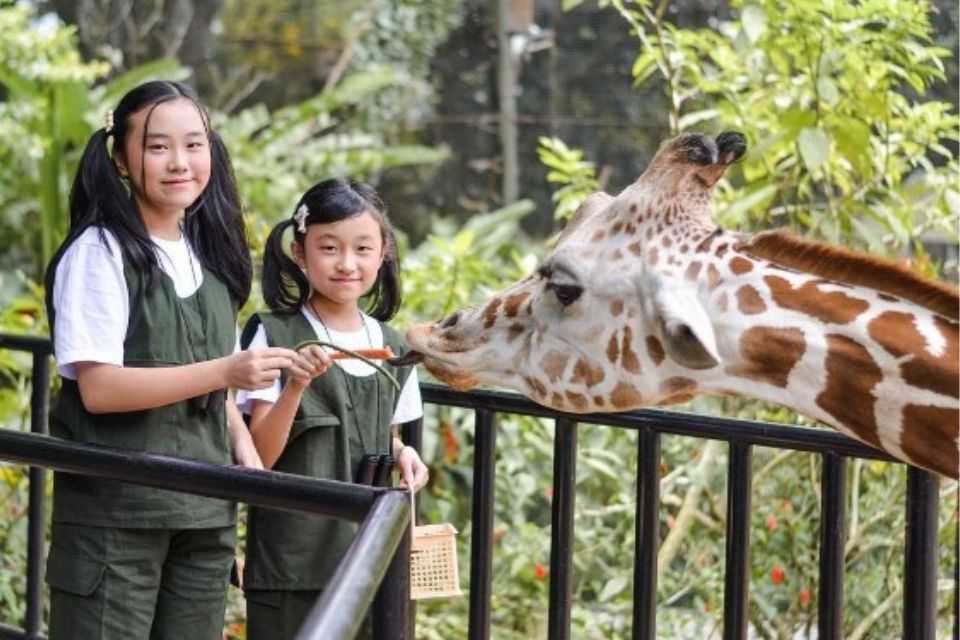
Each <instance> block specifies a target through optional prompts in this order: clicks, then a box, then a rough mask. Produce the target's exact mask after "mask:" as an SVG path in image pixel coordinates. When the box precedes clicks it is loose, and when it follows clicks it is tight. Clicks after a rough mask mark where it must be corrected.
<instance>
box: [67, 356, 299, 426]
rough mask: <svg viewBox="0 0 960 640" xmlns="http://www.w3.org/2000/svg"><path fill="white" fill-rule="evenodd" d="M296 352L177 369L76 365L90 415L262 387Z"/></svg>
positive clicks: (231, 358)
mask: <svg viewBox="0 0 960 640" xmlns="http://www.w3.org/2000/svg"><path fill="white" fill-rule="evenodd" d="M297 359H298V358H297V354H296V352H294V351H291V350H290V349H281V348H279V347H270V348H267V349H258V350H255V351H240V352H237V353H234V354H231V355H229V356H225V357H223V358H217V359H215V360H206V361H203V362H195V363H192V364H186V365H181V366H176V367H121V366H117V365H113V364H104V363H100V362H78V363H76V372H77V385H78V386H79V388H80V397H81V399H82V400H83V406H84V407H85V408H86V410H87V411H89V412H90V413H118V412H123V411H138V410H142V409H153V408H155V407H162V406H165V405H168V404H172V403H174V402H180V401H183V400H186V399H188V398H192V397H194V396H199V395H203V394H205V393H210V392H211V391H216V390H217V389H224V388H240V389H261V388H263V387H266V386H269V385H270V384H272V383H273V381H274V380H276V379H277V378H278V377H280V370H281V369H286V368H290V367H293V366H294V364H295V362H296V360H297Z"/></svg>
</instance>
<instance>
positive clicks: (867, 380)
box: [816, 333, 883, 449]
mask: <svg viewBox="0 0 960 640" xmlns="http://www.w3.org/2000/svg"><path fill="white" fill-rule="evenodd" d="M826 338H827V357H826V360H825V362H824V367H825V369H826V376H827V381H826V384H825V385H824V388H823V391H821V392H820V393H819V394H818V395H817V399H816V400H817V406H819V407H820V408H821V409H823V410H824V411H826V412H827V413H829V414H830V415H831V416H833V418H834V419H835V420H837V422H839V423H840V424H841V425H843V426H845V427H847V428H848V429H850V430H851V431H853V433H854V434H856V436H857V437H858V438H859V439H860V440H862V441H864V442H866V443H868V444H871V445H873V446H875V447H877V448H878V449H882V447H881V446H880V438H879V436H878V435H877V420H876V413H875V410H874V405H875V404H876V395H875V394H874V388H875V387H876V386H877V384H878V383H879V382H880V381H881V380H883V371H881V370H880V367H879V366H877V363H876V362H874V360H873V358H872V357H871V356H870V352H869V351H867V350H866V348H865V347H864V346H863V345H862V344H860V343H858V342H855V341H854V340H851V339H850V338H848V337H846V336H842V335H839V334H835V333H830V334H827V336H826Z"/></svg>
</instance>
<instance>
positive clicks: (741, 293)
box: [737, 284, 767, 316]
mask: <svg viewBox="0 0 960 640" xmlns="http://www.w3.org/2000/svg"><path fill="white" fill-rule="evenodd" d="M737 308H739V309H740V311H741V312H743V313H745V314H746V315H748V316H750V315H754V314H757V313H763V312H764V311H766V309H767V305H766V303H764V301H763V298H761V297H760V292H759V291H757V290H756V289H755V288H753V287H752V286H750V285H749V284H745V285H743V286H742V287H740V288H739V289H737Z"/></svg>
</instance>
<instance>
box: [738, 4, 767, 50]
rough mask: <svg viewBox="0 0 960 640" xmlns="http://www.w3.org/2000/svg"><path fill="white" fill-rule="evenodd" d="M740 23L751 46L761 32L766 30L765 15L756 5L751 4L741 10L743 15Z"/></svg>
mask: <svg viewBox="0 0 960 640" xmlns="http://www.w3.org/2000/svg"><path fill="white" fill-rule="evenodd" d="M740 23H741V24H742V25H743V31H744V33H745V34H746V35H747V38H748V39H749V40H750V43H751V44H753V43H755V42H756V41H757V40H759V39H760V36H762V35H763V32H764V31H766V30H767V14H765V13H764V12H763V9H762V8H760V7H759V6H758V5H755V4H751V5H747V6H746V7H744V8H743V14H742V15H741V16H740Z"/></svg>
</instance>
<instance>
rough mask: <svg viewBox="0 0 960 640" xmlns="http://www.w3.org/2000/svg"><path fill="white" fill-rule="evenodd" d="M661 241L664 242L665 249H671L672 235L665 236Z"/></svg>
mask: <svg viewBox="0 0 960 640" xmlns="http://www.w3.org/2000/svg"><path fill="white" fill-rule="evenodd" d="M661 242H662V243H663V248H664V249H669V248H670V247H672V246H673V239H672V238H671V237H670V236H663V240H662V241H661Z"/></svg>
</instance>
